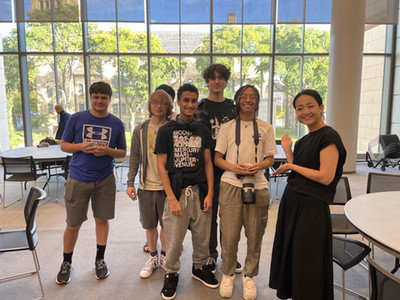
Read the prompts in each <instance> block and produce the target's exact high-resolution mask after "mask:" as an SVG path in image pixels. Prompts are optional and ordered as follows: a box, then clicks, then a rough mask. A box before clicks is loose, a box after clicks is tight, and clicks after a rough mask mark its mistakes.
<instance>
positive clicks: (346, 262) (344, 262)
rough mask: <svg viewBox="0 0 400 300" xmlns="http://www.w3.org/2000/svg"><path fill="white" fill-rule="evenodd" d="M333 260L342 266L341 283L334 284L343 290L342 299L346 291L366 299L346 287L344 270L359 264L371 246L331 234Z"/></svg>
mask: <svg viewBox="0 0 400 300" xmlns="http://www.w3.org/2000/svg"><path fill="white" fill-rule="evenodd" d="M332 241H333V243H332V247H333V261H334V262H335V263H336V264H338V265H339V266H340V267H341V268H342V285H341V286H340V285H337V284H335V287H338V288H340V289H341V290H342V292H343V299H346V293H349V294H352V295H354V296H357V297H360V298H363V299H367V298H366V297H365V296H363V295H361V294H359V293H357V292H355V291H352V290H350V289H347V288H346V278H345V271H347V270H348V269H350V268H352V267H354V266H355V265H357V264H359V263H360V262H361V261H362V260H363V259H364V258H365V257H366V256H367V255H368V254H369V253H370V252H371V248H370V247H368V246H367V245H365V244H364V243H361V242H360V241H356V240H352V239H349V238H345V237H339V236H333V240H332Z"/></svg>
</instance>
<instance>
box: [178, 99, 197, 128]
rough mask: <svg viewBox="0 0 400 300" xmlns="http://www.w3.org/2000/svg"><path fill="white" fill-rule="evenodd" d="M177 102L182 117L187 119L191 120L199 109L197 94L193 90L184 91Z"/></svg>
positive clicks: (186, 120)
mask: <svg viewBox="0 0 400 300" xmlns="http://www.w3.org/2000/svg"><path fill="white" fill-rule="evenodd" d="M177 104H178V106H179V108H180V114H179V115H180V117H181V118H182V119H183V120H184V121H185V122H188V121H191V120H192V119H193V118H194V113H195V112H196V110H197V105H198V102H197V94H196V93H195V92H191V91H184V92H182V95H181V96H180V99H178V101H177Z"/></svg>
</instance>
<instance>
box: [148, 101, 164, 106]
mask: <svg viewBox="0 0 400 300" xmlns="http://www.w3.org/2000/svg"><path fill="white" fill-rule="evenodd" d="M150 103H151V104H153V105H154V106H158V105H161V106H168V104H167V103H165V102H159V101H158V102H157V101H154V102H153V101H151V102H150Z"/></svg>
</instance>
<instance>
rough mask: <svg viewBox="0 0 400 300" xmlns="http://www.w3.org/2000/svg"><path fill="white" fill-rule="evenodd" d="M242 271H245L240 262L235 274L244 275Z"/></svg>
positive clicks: (237, 264) (237, 263)
mask: <svg viewBox="0 0 400 300" xmlns="http://www.w3.org/2000/svg"><path fill="white" fill-rule="evenodd" d="M242 271H243V268H242V265H241V264H240V262H238V261H237V262H236V270H235V273H236V274H239V273H242Z"/></svg>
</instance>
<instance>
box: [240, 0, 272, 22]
mask: <svg viewBox="0 0 400 300" xmlns="http://www.w3.org/2000/svg"><path fill="white" fill-rule="evenodd" d="M271 5H272V4H271V0H253V1H244V7H243V23H256V24H257V23H258V24H262V23H272V8H271Z"/></svg>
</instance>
